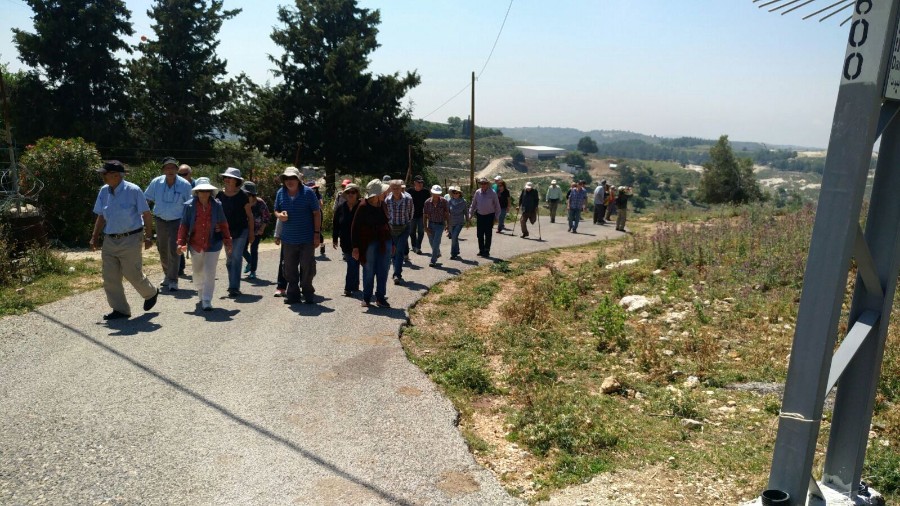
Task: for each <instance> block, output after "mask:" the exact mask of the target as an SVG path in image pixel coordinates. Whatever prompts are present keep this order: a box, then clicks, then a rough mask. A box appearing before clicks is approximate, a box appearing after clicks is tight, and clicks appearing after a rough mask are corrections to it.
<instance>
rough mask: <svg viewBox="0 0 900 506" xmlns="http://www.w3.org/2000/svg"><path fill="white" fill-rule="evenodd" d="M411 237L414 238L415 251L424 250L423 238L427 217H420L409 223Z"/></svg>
mask: <svg viewBox="0 0 900 506" xmlns="http://www.w3.org/2000/svg"><path fill="white" fill-rule="evenodd" d="M409 236H410V237H411V238H412V247H413V249H415V250H420V249H422V238H423V237H424V236H425V217H424V216H419V217H418V218H413V219H412V221H411V222H409Z"/></svg>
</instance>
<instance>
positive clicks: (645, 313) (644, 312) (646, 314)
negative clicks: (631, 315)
mask: <svg viewBox="0 0 900 506" xmlns="http://www.w3.org/2000/svg"><path fill="white" fill-rule="evenodd" d="M638 316H640V317H641V318H650V313H648V312H646V311H641V314H640V315H638Z"/></svg>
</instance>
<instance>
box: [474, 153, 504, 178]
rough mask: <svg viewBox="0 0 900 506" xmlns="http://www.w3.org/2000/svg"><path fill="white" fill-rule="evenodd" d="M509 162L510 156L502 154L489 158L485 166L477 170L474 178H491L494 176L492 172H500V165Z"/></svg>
mask: <svg viewBox="0 0 900 506" xmlns="http://www.w3.org/2000/svg"><path fill="white" fill-rule="evenodd" d="M509 162H512V157H511V156H504V157H503V158H495V159H493V160H491V161H490V162H489V163H488V164H487V167H485V168H483V169H481V170H479V171H478V173H477V174H475V180H476V181H477V180H478V179H479V178H482V177H486V178H488V179H493V178H494V176H493V175H492V174H497V173H498V172H500V170H499V169H500V167H501V166H503V165H506V164H507V163H509Z"/></svg>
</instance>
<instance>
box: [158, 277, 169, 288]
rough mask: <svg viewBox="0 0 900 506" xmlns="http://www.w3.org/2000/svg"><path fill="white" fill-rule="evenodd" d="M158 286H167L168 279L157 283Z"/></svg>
mask: <svg viewBox="0 0 900 506" xmlns="http://www.w3.org/2000/svg"><path fill="white" fill-rule="evenodd" d="M159 286H169V278H163V280H162V281H160V282H159Z"/></svg>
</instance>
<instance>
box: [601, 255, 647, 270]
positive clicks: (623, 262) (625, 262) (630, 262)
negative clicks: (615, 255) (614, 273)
mask: <svg viewBox="0 0 900 506" xmlns="http://www.w3.org/2000/svg"><path fill="white" fill-rule="evenodd" d="M640 261H641V260H640V259H639V258H632V259H630V260H619V261H618V262H613V263H611V264H606V267H605V268H606V269H618V268H619V267H624V266H626V265H634V264H636V263H638V262H640Z"/></svg>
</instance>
